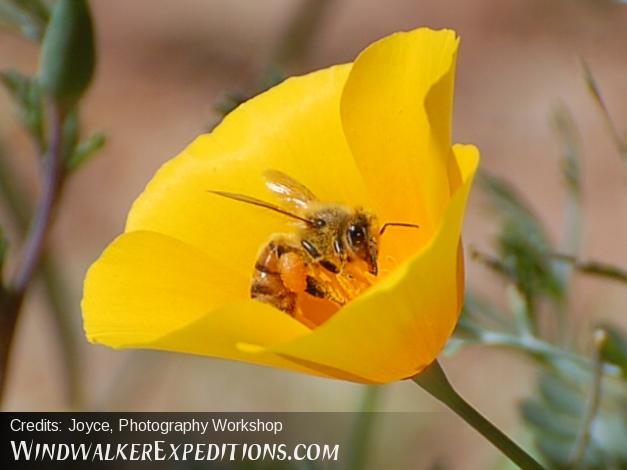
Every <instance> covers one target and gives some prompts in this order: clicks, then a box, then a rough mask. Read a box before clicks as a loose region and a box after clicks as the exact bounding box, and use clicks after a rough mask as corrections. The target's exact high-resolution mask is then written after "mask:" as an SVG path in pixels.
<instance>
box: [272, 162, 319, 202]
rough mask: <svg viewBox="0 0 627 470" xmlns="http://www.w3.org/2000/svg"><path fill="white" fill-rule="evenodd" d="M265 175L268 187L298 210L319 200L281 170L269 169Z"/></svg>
mask: <svg viewBox="0 0 627 470" xmlns="http://www.w3.org/2000/svg"><path fill="white" fill-rule="evenodd" d="M263 175H264V176H265V178H266V187H267V188H268V189H269V190H270V191H272V192H273V193H275V194H278V195H279V196H280V198H281V200H282V201H283V202H285V203H287V204H290V205H292V206H293V207H295V208H296V209H298V210H303V209H306V208H307V207H308V206H309V205H310V204H311V203H312V202H315V201H317V200H318V198H317V197H316V196H315V195H314V193H312V192H311V191H310V190H309V189H308V188H306V187H305V186H304V185H303V184H301V183H299V182H298V181H296V180H295V179H294V178H292V177H291V176H288V175H286V174H285V173H283V172H281V171H278V170H267V171H265V172H264V174H263Z"/></svg>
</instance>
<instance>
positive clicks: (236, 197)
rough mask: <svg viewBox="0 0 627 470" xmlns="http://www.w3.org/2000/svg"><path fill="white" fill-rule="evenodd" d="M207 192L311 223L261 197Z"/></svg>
mask: <svg viewBox="0 0 627 470" xmlns="http://www.w3.org/2000/svg"><path fill="white" fill-rule="evenodd" d="M209 192H210V193H211V194H215V195H217V196H222V197H225V198H227V199H233V200H235V201H240V202H244V203H246V204H251V205H253V206H259V207H263V208H265V209H269V210H271V211H274V212H278V213H279V214H283V215H286V216H288V217H291V218H292V219H297V220H300V221H301V222H305V223H306V224H311V223H312V222H311V220H309V219H306V218H305V217H302V216H300V215H298V214H293V213H292V212H289V211H287V210H285V209H283V208H281V207H279V206H277V205H274V204H272V203H269V202H266V201H262V200H261V199H257V198H254V197H251V196H246V195H245V194H239V193H229V192H226V191H214V190H211V189H210V190H209Z"/></svg>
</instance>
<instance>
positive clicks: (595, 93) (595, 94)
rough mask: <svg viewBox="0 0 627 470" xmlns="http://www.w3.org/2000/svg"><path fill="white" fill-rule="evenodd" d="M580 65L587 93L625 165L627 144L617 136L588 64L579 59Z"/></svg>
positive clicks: (616, 130)
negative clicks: (592, 100)
mask: <svg viewBox="0 0 627 470" xmlns="http://www.w3.org/2000/svg"><path fill="white" fill-rule="evenodd" d="M580 63H581V70H582V72H583V78H584V81H585V82H586V86H587V87H588V91H589V92H590V95H592V98H593V99H594V102H595V103H596V105H597V107H598V108H599V110H600V111H601V116H603V122H604V123H605V127H606V128H607V131H608V133H609V134H610V136H611V138H612V140H613V142H614V145H615V146H616V150H617V151H618V154H619V155H620V157H621V158H622V159H623V161H624V162H626V163H627V143H626V142H625V140H624V139H623V138H622V137H621V135H620V134H619V132H618V129H617V128H616V125H615V124H614V120H613V119H612V116H610V112H609V111H608V109H607V106H606V105H605V100H604V99H603V96H602V95H601V90H600V88H599V86H598V85H597V82H596V80H595V78H594V75H592V71H591V70H590V67H588V64H587V63H586V61H585V60H583V58H580Z"/></svg>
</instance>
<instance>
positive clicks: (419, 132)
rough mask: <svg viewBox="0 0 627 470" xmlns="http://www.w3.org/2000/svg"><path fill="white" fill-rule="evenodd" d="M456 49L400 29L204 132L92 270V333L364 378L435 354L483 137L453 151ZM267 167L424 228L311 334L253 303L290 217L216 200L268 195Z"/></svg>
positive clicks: (116, 342) (388, 237)
mask: <svg viewBox="0 0 627 470" xmlns="http://www.w3.org/2000/svg"><path fill="white" fill-rule="evenodd" d="M457 47H458V39H457V37H456V36H455V33H454V32H453V31H448V30H445V31H432V30H429V29H418V30H415V31H411V32H407V33H397V34H394V35H392V36H389V37H386V38H384V39H382V40H380V41H378V42H376V43H374V44H372V45H371V46H370V47H368V48H367V49H366V50H364V51H363V52H362V53H361V54H360V55H359V57H358V58H357V59H356V60H355V62H354V63H352V64H344V65H338V66H334V67H330V68H327V69H324V70H320V71H317V72H313V73H310V74H308V75H304V76H301V77H295V78H290V79H288V80H286V81H285V82H283V83H282V84H280V85H278V86H276V87H274V88H272V89H271V90H269V91H267V92H265V93H263V94H261V95H259V96H257V97H256V98H254V99H251V100H250V101H248V102H247V103H245V104H243V105H241V106H240V107H239V108H238V109H236V110H235V111H233V112H232V113H231V114H230V115H229V116H227V117H226V118H225V119H224V122H223V123H222V124H221V125H220V126H219V127H218V128H216V129H215V130H214V131H213V132H212V133H211V134H208V135H201V136H200V137H198V138H197V139H196V140H195V141H194V142H193V143H192V144H191V145H189V146H188V147H187V148H186V149H185V150H184V151H183V152H182V153H181V154H180V155H179V156H178V157H176V158H175V159H173V160H171V161H170V162H168V163H166V164H165V165H164V166H163V167H162V168H161V169H160V170H159V172H158V173H157V174H156V176H155V177H154V178H153V180H152V181H151V182H150V183H149V184H148V186H147V188H146V189H145V191H144V192H143V194H142V195H141V196H140V197H139V198H138V199H137V201H135V203H134V205H133V207H132V209H131V211H130V214H129V216H128V221H127V225H126V230H125V232H124V234H122V235H121V236H120V237H118V238H117V239H116V240H115V241H114V242H113V243H111V245H110V246H109V247H108V248H107V249H106V250H105V252H104V253H103V254H102V256H101V257H100V259H98V260H97V261H96V262H95V263H94V265H93V266H92V267H91V269H90V270H89V272H88V274H87V277H86V280H85V286H84V297H83V301H82V308H83V316H84V322H85V330H86V333H87V337H88V338H89V340H90V341H92V342H95V343H101V344H106V345H108V346H112V347H114V348H151V349H160V350H168V351H178V352H185V353H191V354H199V355H205V356H214V357H222V358H228V359H234V360H239V361H245V362H251V363H256V364H262V365H266V366H272V367H280V368H285V369H291V370H295V371H300V372H304V373H309V374H314V375H319V376H323V377H332V378H339V379H345V380H352V381H356V382H364V383H385V382H391V381H395V380H399V379H403V378H407V377H410V376H413V375H415V374H416V373H418V372H419V371H420V370H422V369H423V368H424V367H425V366H427V365H428V364H430V363H431V362H432V361H433V360H434V359H435V358H436V357H437V355H438V354H439V353H440V351H441V350H442V348H443V347H444V344H445V343H446V341H447V339H448V337H449V336H450V335H451V333H452V331H453V328H454V326H455V323H456V321H457V318H458V315H459V312H460V309H461V302H462V293H463V259H462V256H461V253H462V252H461V244H460V231H461V225H462V221H463V215H464V209H465V203H466V199H467V196H468V192H469V190H470V186H471V181H472V178H473V175H474V173H475V170H476V167H477V165H478V161H479V156H478V151H477V149H476V148H475V147H473V146H469V145H454V146H452V145H451V108H452V94H453V83H454V69H455V58H456V54H457ZM268 169H275V170H280V171H282V172H284V173H286V174H288V175H290V176H291V177H293V178H294V179H296V180H298V181H300V182H302V183H303V184H304V185H305V186H307V187H308V188H310V189H311V190H312V191H313V193H314V194H316V195H317V196H318V197H319V199H320V200H321V201H328V202H336V203H342V204H346V205H348V206H352V207H365V208H368V209H370V210H371V211H373V212H374V213H375V214H376V215H377V217H378V219H379V220H380V221H381V222H392V221H397V222H411V223H417V224H419V225H420V228H419V229H414V230H412V229H400V228H399V229H395V230H392V229H391V230H389V232H386V233H385V235H384V236H383V237H382V238H381V246H380V254H379V264H380V271H381V272H380V274H379V276H378V277H377V282H376V283H375V284H374V285H373V286H372V287H370V288H369V289H367V290H366V291H365V292H364V293H363V294H361V295H359V296H357V297H356V298H354V299H353V300H352V301H350V302H349V303H348V304H346V305H345V306H343V307H342V308H341V309H340V310H339V311H337V312H336V313H335V314H334V315H333V316H332V317H331V318H329V319H328V320H327V321H326V322H324V323H323V324H322V325H321V326H319V327H317V328H315V329H309V328H308V327H306V326H305V325H303V324H302V323H300V322H298V321H297V320H295V319H294V318H293V317H291V316H290V315H288V314H286V313H284V312H282V311H280V310H278V309H276V308H274V307H272V306H270V305H268V304H265V303H261V302H259V301H255V300H251V299H250V298H249V295H250V294H249V292H250V283H251V276H252V273H253V267H254V265H255V260H256V257H257V255H258V253H259V250H260V248H261V247H262V246H263V245H264V244H265V243H267V241H268V238H269V237H270V236H271V235H272V234H276V233H281V232H285V231H287V230H290V229H289V224H290V220H289V219H287V218H286V217H284V216H281V215H280V214H276V213H274V212H270V211H267V210H264V209H260V208H258V207H254V206H251V205H247V204H242V203H239V202H236V201H232V200H229V199H226V198H221V197H217V196H215V195H212V194H210V193H208V190H219V191H229V192H235V193H241V194H245V195H248V196H252V197H256V198H258V199H263V200H268V199H269V196H270V195H269V193H268V192H267V190H266V189H264V180H263V176H262V175H263V173H264V172H265V171H266V170H268ZM286 219H287V220H286Z"/></svg>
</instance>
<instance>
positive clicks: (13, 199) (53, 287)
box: [0, 155, 80, 407]
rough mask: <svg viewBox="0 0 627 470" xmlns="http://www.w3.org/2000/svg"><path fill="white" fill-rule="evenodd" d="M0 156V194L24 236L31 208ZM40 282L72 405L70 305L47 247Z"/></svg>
mask: <svg viewBox="0 0 627 470" xmlns="http://www.w3.org/2000/svg"><path fill="white" fill-rule="evenodd" d="M13 173H14V172H13V171H11V169H10V167H9V166H8V165H7V164H6V163H5V161H4V159H3V158H2V155H0V195H1V196H2V197H1V199H2V200H3V201H4V202H5V203H6V208H7V210H8V212H9V213H10V215H11V218H12V219H13V223H14V224H15V227H16V230H17V232H18V234H19V235H20V236H21V237H23V236H25V234H26V231H27V230H28V224H29V220H30V218H31V216H32V208H31V207H30V204H28V200H27V198H26V197H25V195H24V194H23V193H22V192H21V191H20V190H19V188H18V187H17V185H16V184H15V175H14V174H13ZM40 274H41V281H42V284H43V286H42V287H43V289H44V295H45V297H46V300H47V302H48V306H49V308H50V313H51V314H52V318H53V320H54V326H55V328H56V332H57V340H58V346H59V348H60V351H61V354H62V355H63V359H64V360H63V364H64V365H65V375H66V377H67V380H65V381H64V383H65V384H66V393H67V401H68V403H69V404H70V406H72V407H78V406H79V403H80V391H79V386H78V376H77V371H78V369H79V367H80V355H79V354H78V348H77V345H76V340H75V337H77V332H76V326H75V324H74V323H73V321H72V318H71V315H72V313H73V308H72V307H71V304H70V301H69V299H68V298H69V293H68V291H69V290H68V288H67V286H66V285H65V283H64V282H63V278H62V276H61V273H60V270H59V269H58V268H57V265H56V263H55V260H54V258H53V257H52V256H51V255H50V253H49V252H48V250H45V251H44V254H43V255H42V260H41V269H40Z"/></svg>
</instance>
